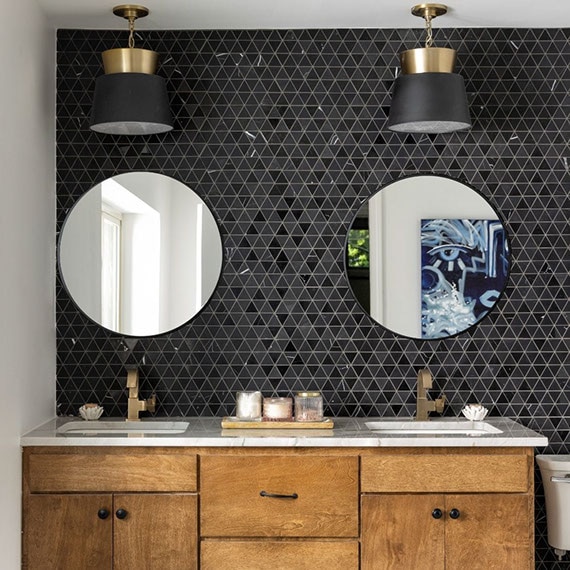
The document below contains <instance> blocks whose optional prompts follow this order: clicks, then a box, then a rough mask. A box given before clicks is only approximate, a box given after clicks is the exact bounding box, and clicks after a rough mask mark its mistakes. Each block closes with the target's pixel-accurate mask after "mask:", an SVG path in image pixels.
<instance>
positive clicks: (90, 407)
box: [79, 404, 103, 421]
mask: <svg viewBox="0 0 570 570" xmlns="http://www.w3.org/2000/svg"><path fill="white" fill-rule="evenodd" d="M102 414H103V408H102V407H101V406H100V405H99V404H84V405H83V406H81V408H79V415H80V416H81V417H82V418H83V419H84V420H87V421H92V420H98V419H99V418H100V417H101V415H102Z"/></svg>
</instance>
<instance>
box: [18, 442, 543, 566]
mask: <svg viewBox="0 0 570 570" xmlns="http://www.w3.org/2000/svg"><path fill="white" fill-rule="evenodd" d="M533 462H534V453H533V449H532V448H389V447H386V448H379V447H378V448H350V447H349V448H340V447H339V448H308V447H307V448H294V447H293V448H269V447H268V448H232V447H219V448H154V447H128V448H127V447H124V448H104V447H88V446H85V447H77V448H73V447H69V448H67V447H59V448H57V447H35V448H34V447H29V448H25V449H24V503H23V504H24V522H23V530H24V541H23V568H25V569H30V570H37V569H41V570H51V569H54V570H67V569H73V570H77V569H79V568H81V569H89V568H95V569H106V570H110V569H119V570H124V569H129V570H130V569H133V570H134V569H137V570H139V569H141V568H144V569H150V570H153V569H157V570H163V569H168V570H178V569H184V570H192V569H196V568H200V569H201V570H262V569H263V570H266V569H267V568H271V569H275V570H285V569H287V570H289V569H291V570H297V569H301V568H311V569H312V570H386V569H390V570H414V569H420V568H421V570H434V569H437V570H465V569H469V570H492V569H500V570H515V569H516V570H525V569H527V570H531V569H532V568H534V512H533V508H534V488H533V474H534V471H533ZM198 497H199V500H198ZM120 510H123V511H125V512H126V513H127V516H126V517H125V518H120V517H119V516H117V515H118V512H119V511H120ZM103 511H104V512H103Z"/></svg>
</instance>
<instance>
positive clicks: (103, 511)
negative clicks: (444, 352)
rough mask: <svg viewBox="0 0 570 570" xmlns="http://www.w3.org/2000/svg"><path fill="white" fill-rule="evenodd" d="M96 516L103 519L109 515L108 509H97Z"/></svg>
mask: <svg viewBox="0 0 570 570" xmlns="http://www.w3.org/2000/svg"><path fill="white" fill-rule="evenodd" d="M97 516H98V517H99V518H100V519H101V520H103V521H104V520H105V519H106V518H107V517H108V516H109V511H108V510H107V509H99V511H98V512H97Z"/></svg>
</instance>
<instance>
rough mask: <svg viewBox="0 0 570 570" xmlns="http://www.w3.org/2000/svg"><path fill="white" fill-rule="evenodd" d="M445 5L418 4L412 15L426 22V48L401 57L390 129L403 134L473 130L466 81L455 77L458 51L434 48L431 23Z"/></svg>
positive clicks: (440, 14) (406, 52)
mask: <svg viewBox="0 0 570 570" xmlns="http://www.w3.org/2000/svg"><path fill="white" fill-rule="evenodd" d="M446 13H447V6H445V5H443V4H418V5H417V6H414V7H413V8H412V14H413V15H414V16H419V17H421V18H424V20H425V21H426V34H427V37H426V42H425V47H423V48H417V49H411V50H407V51H404V52H402V53H401V54H400V63H401V66H402V73H401V74H400V76H399V77H398V78H397V79H396V81H395V83H394V92H393V95H392V104H391V107H390V116H389V118H388V129H390V130H391V131H397V132H402V133H451V132H454V131H461V130H465V129H469V128H471V118H470V117H469V109H468V106H467V95H466V93H465V84H464V82H463V77H461V75H458V74H456V73H453V68H454V67H455V58H456V51H455V50H453V49H450V48H436V47H433V34H432V27H431V21H432V20H433V18H435V17H437V16H442V15H443V14H446Z"/></svg>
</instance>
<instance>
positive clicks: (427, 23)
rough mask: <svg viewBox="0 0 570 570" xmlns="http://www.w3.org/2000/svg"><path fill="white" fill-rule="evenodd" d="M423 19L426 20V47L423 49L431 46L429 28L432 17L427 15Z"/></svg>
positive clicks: (430, 28)
mask: <svg viewBox="0 0 570 570" xmlns="http://www.w3.org/2000/svg"><path fill="white" fill-rule="evenodd" d="M425 19H426V46H425V47H427V48H430V47H432V46H433V30H432V27H431V20H432V17H431V16H430V15H429V14H426V15H425Z"/></svg>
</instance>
